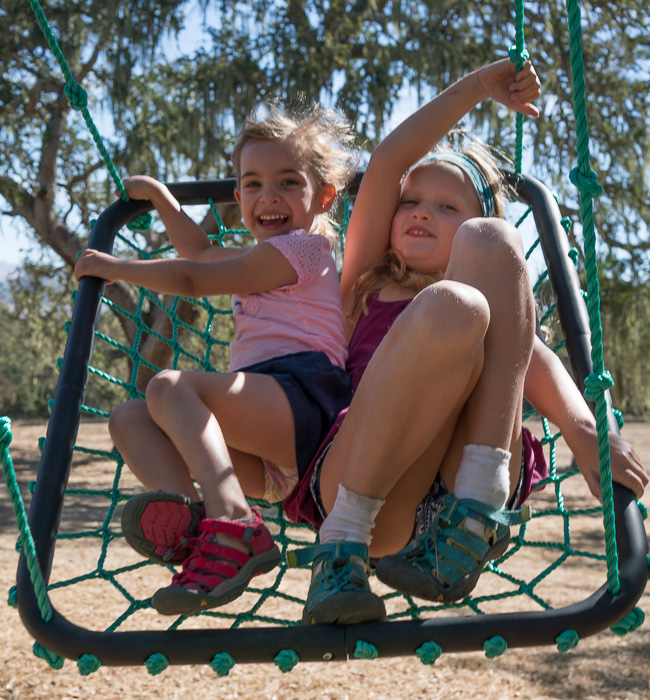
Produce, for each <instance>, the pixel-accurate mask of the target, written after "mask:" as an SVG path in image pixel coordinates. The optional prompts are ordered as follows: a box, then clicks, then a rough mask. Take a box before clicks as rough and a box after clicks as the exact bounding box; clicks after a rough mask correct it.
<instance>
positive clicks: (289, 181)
mask: <svg viewBox="0 0 650 700" xmlns="http://www.w3.org/2000/svg"><path fill="white" fill-rule="evenodd" d="M282 184H283V185H284V186H285V187H291V186H295V185H299V184H300V183H299V182H298V180H296V179H294V178H292V177H288V178H286V179H285V180H283V181H282Z"/></svg>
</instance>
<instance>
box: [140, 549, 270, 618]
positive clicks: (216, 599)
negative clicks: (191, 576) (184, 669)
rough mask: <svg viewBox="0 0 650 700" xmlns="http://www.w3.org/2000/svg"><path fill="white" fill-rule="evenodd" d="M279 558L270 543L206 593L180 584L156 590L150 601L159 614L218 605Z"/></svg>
mask: <svg viewBox="0 0 650 700" xmlns="http://www.w3.org/2000/svg"><path fill="white" fill-rule="evenodd" d="M280 559H281V556H280V550H279V549H278V547H277V546H276V545H274V546H273V548H272V549H269V550H267V551H266V552H261V553H260V554H257V555H255V556H254V557H251V558H250V559H249V560H248V562H246V564H244V566H242V568H241V569H240V571H239V573H238V574H237V576H233V578H231V579H227V580H225V581H223V583H220V584H219V585H218V586H217V587H216V588H213V589H212V590H211V591H210V592H208V593H206V592H204V591H197V590H195V589H192V588H186V587H184V586H168V587H167V588H161V589H160V590H159V591H156V593H154V595H153V598H152V599H151V602H152V604H153V606H154V608H155V609H156V610H157V611H158V612H159V613H160V614H161V615H188V614H190V613H196V612H201V611H202V610H209V609H210V608H218V607H220V606H221V605H226V604H227V603H230V602H232V601H233V600H235V599H236V598H239V596H240V595H241V594H242V593H243V592H244V591H245V590H246V589H247V588H248V584H249V583H250V581H251V579H252V578H253V577H254V576H258V575H259V574H267V573H268V572H269V571H273V569H275V567H276V566H277V565H278V564H279V563H280Z"/></svg>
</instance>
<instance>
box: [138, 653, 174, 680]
mask: <svg viewBox="0 0 650 700" xmlns="http://www.w3.org/2000/svg"><path fill="white" fill-rule="evenodd" d="M144 665H145V666H146V667H147V671H149V673H150V674H151V675H152V676H157V675H158V674H159V673H162V672H163V671H164V670H165V669H166V668H167V667H168V666H169V659H168V658H167V657H166V656H165V655H164V654H152V655H151V656H150V657H149V658H148V659H147V660H146V661H145V662H144Z"/></svg>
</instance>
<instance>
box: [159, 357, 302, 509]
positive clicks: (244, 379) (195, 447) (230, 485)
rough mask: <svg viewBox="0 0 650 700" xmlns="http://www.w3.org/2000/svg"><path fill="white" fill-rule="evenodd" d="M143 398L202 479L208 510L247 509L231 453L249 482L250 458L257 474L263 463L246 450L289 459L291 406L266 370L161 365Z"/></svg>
mask: <svg viewBox="0 0 650 700" xmlns="http://www.w3.org/2000/svg"><path fill="white" fill-rule="evenodd" d="M147 406H148V409H149V412H150V414H151V416H152V419H153V420H154V422H155V423H156V425H158V427H159V428H160V429H161V430H162V431H163V432H164V433H165V434H166V435H167V436H168V438H169V439H170V441H171V442H172V444H173V445H174V447H175V448H176V450H177V451H178V453H179V455H180V456H181V458H182V459H183V461H184V462H185V463H186V464H187V465H188V466H189V468H190V469H191V472H192V475H193V476H194V478H195V479H196V480H197V481H198V483H199V484H200V485H201V490H202V492H203V497H204V501H205V508H206V514H207V515H208V516H209V517H214V518H225V519H228V520H233V519H237V518H246V517H249V516H250V513H251V511H250V508H249V506H248V503H247V501H246V499H245V497H244V492H243V490H242V487H241V485H240V481H239V479H238V475H237V474H236V471H235V465H234V464H233V459H232V457H233V456H236V457H237V462H238V467H239V468H240V471H241V473H242V476H243V477H244V481H245V482H248V483H251V482H252V481H253V479H254V478H255V476H254V473H252V472H253V470H254V469H255V465H258V471H257V474H258V477H259V478H260V479H263V471H262V467H261V461H260V460H259V458H254V459H252V460H249V461H247V460H246V457H245V456H246V455H264V457H265V458H267V459H269V460H270V461H273V462H277V463H279V464H283V465H286V466H289V467H291V466H295V465H296V457H295V440H294V428H293V413H292V411H291V406H290V404H289V401H288V399H287V397H286V394H285V393H284V390H283V389H282V387H281V386H280V385H279V384H278V383H277V382H276V381H275V380H274V379H273V378H271V377H267V376H263V375H254V374H243V373H234V374H216V373H214V374H205V373H193V372H178V371H172V370H167V371H164V372H161V373H160V374H158V375H156V377H155V378H154V379H153V380H152V381H151V383H150V384H149V387H148V389H147ZM231 452H232V454H231ZM257 483H258V484H259V483H260V482H259V481H258V482H257ZM255 490H259V488H257V489H255Z"/></svg>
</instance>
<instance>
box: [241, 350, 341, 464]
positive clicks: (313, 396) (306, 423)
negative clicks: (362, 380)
mask: <svg viewBox="0 0 650 700" xmlns="http://www.w3.org/2000/svg"><path fill="white" fill-rule="evenodd" d="M237 371H238V372H251V373H254V374H268V375H269V376H271V377H273V378H274V379H275V380H277V381H278V382H279V383H280V385H281V386H282V388H283V389H284V391H285V393H286V395H287V398H288V399H289V403H290V404H291V409H292V410H293V418H294V421H295V429H296V462H297V463H298V475H299V476H300V477H302V476H303V475H304V473H305V472H306V471H307V467H308V466H309V464H310V462H311V460H312V458H313V457H314V455H315V454H316V451H317V450H318V448H319V447H320V445H321V443H322V442H323V440H324V439H325V436H326V435H327V433H328V432H329V431H330V428H331V427H332V425H333V424H334V421H335V420H336V418H337V417H338V415H339V413H340V412H341V410H343V409H344V408H346V407H347V406H349V405H350V401H351V400H352V384H351V381H350V377H349V375H348V373H347V372H346V371H345V370H344V369H343V368H342V367H337V366H336V365H333V364H332V363H331V361H330V359H329V357H327V355H326V354H325V353H324V352H321V351H310V350H306V351H304V352H296V353H293V354H291V355H282V356H281V357H274V358H272V359H270V360H264V361H263V362H257V363H255V364H254V365H249V366H248V367H242V368H241V369H238V370H237Z"/></svg>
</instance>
